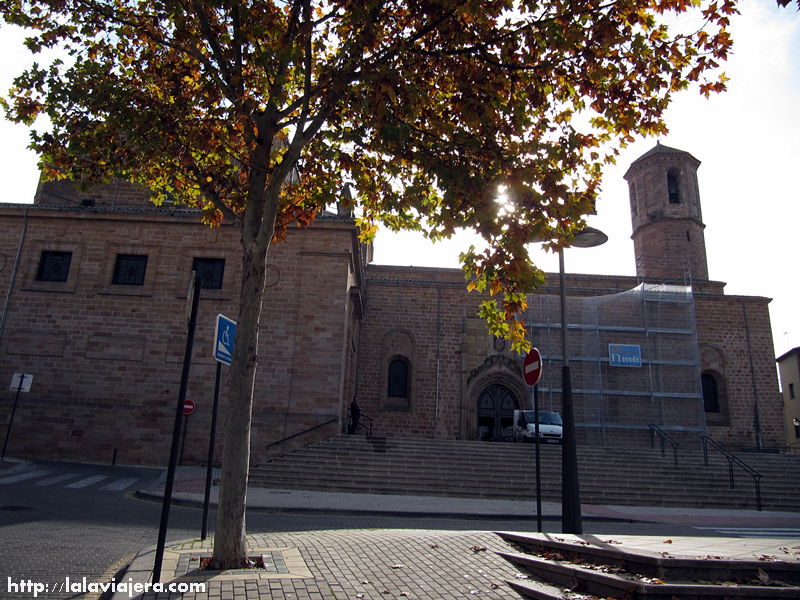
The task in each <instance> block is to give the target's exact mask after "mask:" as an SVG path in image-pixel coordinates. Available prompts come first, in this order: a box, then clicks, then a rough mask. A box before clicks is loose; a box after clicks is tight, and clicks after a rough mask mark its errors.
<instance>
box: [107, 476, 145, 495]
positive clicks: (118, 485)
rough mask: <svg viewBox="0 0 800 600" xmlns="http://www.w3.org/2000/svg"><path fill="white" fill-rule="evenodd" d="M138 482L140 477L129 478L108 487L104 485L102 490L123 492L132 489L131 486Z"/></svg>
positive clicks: (119, 480)
mask: <svg viewBox="0 0 800 600" xmlns="http://www.w3.org/2000/svg"><path fill="white" fill-rule="evenodd" d="M137 481H139V478H138V477H128V478H125V479H117V480H116V481H114V482H112V483H109V484H108V485H104V486H103V487H101V488H100V489H101V490H104V491H106V492H121V491H122V490H124V489H125V488H127V487H130V486H131V485H133V484H134V483H136V482H137Z"/></svg>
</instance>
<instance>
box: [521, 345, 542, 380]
mask: <svg viewBox="0 0 800 600" xmlns="http://www.w3.org/2000/svg"><path fill="white" fill-rule="evenodd" d="M522 378H523V379H524V380H525V383H527V384H528V385H536V384H537V383H539V380H540V379H541V378H542V355H541V354H540V353H539V351H538V350H537V349H536V348H531V351H530V352H528V354H527V355H525V361H524V362H523V363H522Z"/></svg>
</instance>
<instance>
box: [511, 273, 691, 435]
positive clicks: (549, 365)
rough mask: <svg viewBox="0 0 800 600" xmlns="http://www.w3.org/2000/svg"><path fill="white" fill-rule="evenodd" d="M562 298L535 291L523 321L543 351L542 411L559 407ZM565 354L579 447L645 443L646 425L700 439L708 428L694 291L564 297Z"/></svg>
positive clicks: (643, 287) (650, 289)
mask: <svg viewBox="0 0 800 600" xmlns="http://www.w3.org/2000/svg"><path fill="white" fill-rule="evenodd" d="M560 319H561V313H560V304H559V296H558V295H552V294H532V295H531V296H529V298H528V309H527V311H526V313H525V320H526V323H527V325H528V328H529V330H530V335H531V340H532V341H533V345H534V346H536V347H537V348H538V349H539V350H540V352H541V353H542V357H543V361H544V374H543V377H542V380H541V381H540V383H539V398H540V406H541V409H542V410H555V411H558V410H560V407H561V366H562V350H561V323H560ZM567 323H568V326H567V349H568V351H569V362H570V371H571V375H572V391H573V405H574V413H575V424H576V435H577V439H578V441H579V442H580V443H582V444H589V445H597V446H605V445H621V444H622V445H633V444H638V445H641V443H642V439H643V436H644V435H649V429H648V425H649V424H651V423H652V424H655V425H658V426H660V427H661V428H662V429H665V430H667V431H670V432H673V433H676V432H677V433H686V434H691V435H692V436H696V435H698V434H703V433H704V432H705V429H706V422H705V412H704V409H703V395H702V388H701V383H700V365H699V352H698V344H697V330H696V326H695V315H694V300H693V296H692V290H691V287H689V286H675V285H663V284H658V285H654V284H647V283H643V284H640V285H638V286H637V287H635V288H633V289H631V290H628V291H625V292H621V293H618V294H610V295H604V296H593V297H568V298H567Z"/></svg>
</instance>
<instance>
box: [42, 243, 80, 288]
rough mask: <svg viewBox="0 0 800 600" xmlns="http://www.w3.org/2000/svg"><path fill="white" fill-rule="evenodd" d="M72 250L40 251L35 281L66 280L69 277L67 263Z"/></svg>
mask: <svg viewBox="0 0 800 600" xmlns="http://www.w3.org/2000/svg"><path fill="white" fill-rule="evenodd" d="M71 262H72V252H57V251H54V250H44V251H42V256H41V258H40V259H39V269H38V270H37V271H36V281H56V282H59V281H66V280H67V279H68V278H69V265H70V263H71Z"/></svg>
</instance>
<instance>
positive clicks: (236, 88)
mask: <svg viewBox="0 0 800 600" xmlns="http://www.w3.org/2000/svg"><path fill="white" fill-rule="evenodd" d="M0 6H2V8H0V10H2V13H3V16H4V17H5V19H6V20H7V21H8V22H11V23H15V24H18V25H22V26H24V27H28V28H30V31H31V35H30V38H29V39H28V41H27V44H28V46H29V47H30V49H31V50H33V51H34V52H36V51H39V50H41V49H42V48H45V47H52V46H57V47H61V48H63V49H64V51H65V52H66V53H67V54H66V55H65V56H66V58H65V59H64V61H63V62H62V61H55V62H53V63H52V64H48V65H34V66H33V67H32V68H31V69H29V70H27V71H26V72H25V73H23V74H21V75H20V76H19V78H18V79H16V81H15V85H14V88H13V89H12V90H11V92H10V94H9V98H8V100H7V103H6V108H7V113H8V116H9V117H10V118H12V119H14V120H16V121H20V122H24V123H29V124H33V123H34V120H35V119H36V118H37V116H39V115H42V114H44V115H46V116H47V117H49V124H48V127H47V128H46V129H44V130H41V131H38V132H37V131H35V130H34V132H33V133H32V147H33V148H34V149H35V150H37V151H38V152H39V153H40V155H41V166H42V169H43V172H44V174H45V176H47V177H50V178H70V179H75V180H81V181H84V182H87V181H88V182H92V181H103V180H108V179H110V178H114V177H117V178H122V179H125V180H128V181H133V182H138V183H141V184H142V185H144V186H147V187H148V188H150V189H151V190H153V198H154V200H155V201H156V202H158V201H160V200H162V199H163V198H165V197H167V196H169V197H173V198H176V199H179V200H180V201H182V202H185V203H188V204H191V205H195V206H198V207H200V208H202V209H203V218H204V220H205V222H207V223H208V224H209V225H218V224H219V223H221V222H222V221H223V220H228V221H231V222H233V223H235V224H236V226H238V227H239V229H240V230H241V247H242V262H243V269H242V282H241V296H240V302H239V316H238V322H239V326H238V330H237V338H236V346H235V354H234V357H233V366H232V371H231V394H230V398H229V399H228V408H227V411H226V414H227V416H228V418H227V422H226V426H225V430H224V453H223V459H222V474H221V486H220V506H219V512H218V517H217V530H216V536H215V544H214V560H215V561H216V563H217V565H218V566H220V567H225V568H228V567H236V566H240V565H241V564H243V563H244V561H245V558H246V547H245V527H244V511H245V493H246V486H247V472H248V460H249V431H250V422H251V408H252V392H253V384H254V378H255V372H256V365H257V349H258V339H257V336H258V324H259V318H260V315H261V302H262V295H263V292H264V273H265V261H266V258H267V253H268V250H269V247H270V243H271V242H273V241H275V240H280V239H281V238H282V237H283V236H284V235H285V232H286V228H287V227H288V226H289V225H290V224H291V223H293V222H298V223H301V224H306V223H309V222H311V221H312V220H313V218H314V215H315V213H316V212H317V211H319V210H320V208H321V207H323V206H324V205H326V204H328V203H333V202H339V203H342V202H349V203H351V204H352V205H353V208H357V210H358V212H357V214H358V215H359V216H358V220H359V224H360V225H361V228H362V234H363V235H364V237H365V238H369V237H370V236H371V235H372V234H373V233H374V231H375V229H376V227H377V224H378V223H383V224H385V225H386V226H388V227H390V228H397V229H401V228H406V229H417V230H422V231H424V232H426V233H427V235H429V236H430V237H432V238H434V239H435V238H440V237H443V236H448V235H450V234H452V233H453V232H454V231H455V230H456V229H458V228H472V229H474V230H475V231H476V232H478V233H479V234H480V235H481V236H483V238H484V240H485V242H486V249H485V250H482V251H481V252H477V251H475V250H474V249H470V250H469V251H467V252H466V253H465V254H464V255H463V257H462V258H463V261H464V267H465V270H466V272H467V277H468V279H469V280H470V282H469V284H468V285H469V287H470V288H471V289H478V290H485V291H488V292H490V293H491V294H492V295H493V297H494V298H495V300H490V301H488V302H486V303H484V305H483V308H482V314H483V315H484V316H485V317H486V318H487V319H488V320H489V323H490V327H491V329H492V330H493V331H494V332H495V333H497V334H501V335H505V336H507V337H510V338H511V339H512V340H513V341H514V343H515V346H516V347H517V348H518V349H523V348H524V347H525V345H526V344H527V343H528V342H527V341H526V340H525V334H524V328H523V326H522V324H521V322H520V321H519V320H518V317H517V315H518V314H519V313H520V311H521V310H522V309H523V308H524V306H525V296H526V293H528V292H530V291H531V290H532V289H533V288H534V287H535V286H536V284H537V283H538V282H540V281H541V280H542V273H541V272H540V271H539V270H538V269H537V268H536V267H535V265H534V264H533V263H532V262H531V259H530V257H529V256H528V252H527V250H526V246H525V245H526V244H527V243H529V242H530V241H532V240H534V239H537V240H543V241H545V242H546V243H547V244H548V245H549V246H550V247H551V248H556V247H559V246H563V245H568V244H569V241H570V238H571V235H572V234H573V232H574V231H575V230H576V228H580V227H581V226H582V225H583V220H582V217H583V216H584V215H586V214H587V213H589V212H591V211H592V209H593V205H594V200H595V197H596V195H597V193H598V190H599V184H600V177H601V169H602V167H603V165H604V164H605V163H606V162H609V161H612V160H613V157H614V155H615V153H616V152H617V150H618V148H619V146H620V145H621V144H624V143H626V142H627V141H630V140H631V139H632V136H633V135H634V134H635V133H643V134H655V133H663V132H664V131H665V125H664V122H663V120H662V114H663V112H664V110H665V108H666V107H667V105H668V103H669V101H670V98H671V97H672V95H673V94H674V93H675V92H677V91H678V90H681V89H683V88H686V87H687V86H688V85H690V82H696V85H697V86H698V88H699V90H700V91H701V92H702V93H705V94H708V93H709V92H711V91H716V90H720V89H722V88H723V87H724V75H721V74H720V75H717V74H716V73H715V72H714V68H715V67H717V66H718V64H717V63H718V62H719V61H720V60H721V59H724V58H725V56H726V54H727V52H728V50H729V47H730V44H731V41H730V39H729V36H728V33H727V31H726V27H727V25H728V18H729V16H730V15H731V14H733V13H735V12H736V3H735V1H734V0H537V1H524V0H497V1H487V0H323V1H319V0H286V1H280V0H250V1H244V0H243V1H238V2H237V1H234V0H212V1H210V2H200V1H198V0H157V1H152V2H144V1H136V0H42V1H22V0H6V1H5V2H3V3H2V5H0ZM685 12H690V13H693V17H694V18H688V16H687V15H680V13H685ZM294 172H298V173H299V178H298V177H292V173H294ZM345 187H347V188H350V189H352V190H353V193H352V194H343V193H342V190H343V189H344V188H345ZM499 189H502V190H504V194H503V195H502V196H501V198H502V200H500V201H499V200H498V197H499V194H498V190H499Z"/></svg>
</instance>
